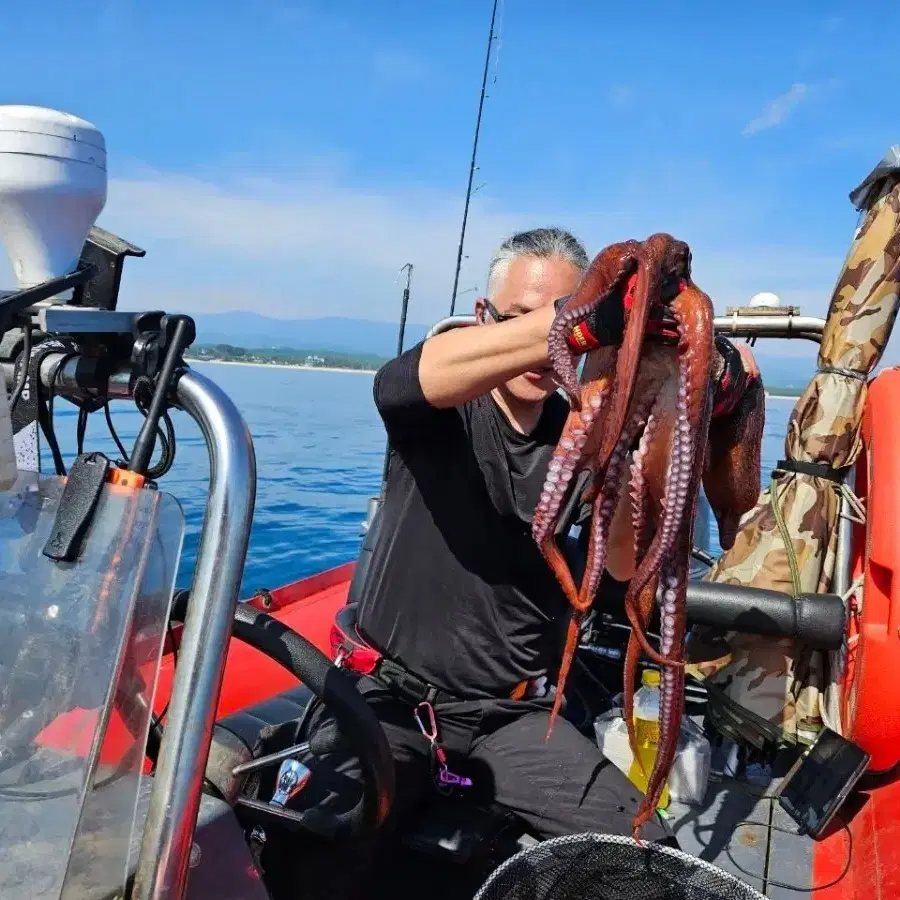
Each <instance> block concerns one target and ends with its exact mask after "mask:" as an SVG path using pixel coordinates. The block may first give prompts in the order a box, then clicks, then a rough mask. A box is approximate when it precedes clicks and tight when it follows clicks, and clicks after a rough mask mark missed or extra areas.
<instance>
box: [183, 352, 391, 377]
mask: <svg viewBox="0 0 900 900" xmlns="http://www.w3.org/2000/svg"><path fill="white" fill-rule="evenodd" d="M185 360H186V361H187V362H193V363H209V364H210V365H213V366H250V367H251V368H255V369H301V370H302V371H304V372H350V373H351V374H353V375H374V374H375V372H376V370H375V369H349V368H343V367H341V366H303V365H300V364H299V363H297V364H292V363H264V362H238V361H237V360H235V359H202V358H201V357H198V356H186V357H185Z"/></svg>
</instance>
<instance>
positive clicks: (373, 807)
mask: <svg viewBox="0 0 900 900" xmlns="http://www.w3.org/2000/svg"><path fill="white" fill-rule="evenodd" d="M232 635H233V636H234V637H236V638H237V639H238V640H240V641H243V642H244V643H245V644H249V645H250V646H251V647H253V648H254V649H256V650H259V652H260V653H263V654H264V655H265V656H267V657H269V659H271V660H273V661H274V662H276V663H278V664H279V665H280V666H282V667H283V668H285V669H287V670H288V672H290V673H291V674H292V675H293V676H294V677H295V678H297V679H298V681H301V682H302V683H303V685H304V686H305V687H307V688H309V690H310V691H311V692H312V693H313V695H314V702H315V700H318V701H319V702H321V703H322V704H324V705H325V706H326V707H327V709H328V710H329V712H331V714H332V715H333V716H334V720H335V724H336V727H334V728H325V729H321V730H318V731H316V732H314V733H313V734H311V735H310V737H309V741H308V747H309V751H310V752H311V753H312V754H313V755H314V756H324V755H326V754H328V753H331V752H333V751H334V750H335V749H336V748H337V747H338V746H346V745H347V744H350V745H351V746H353V747H355V748H356V750H357V753H358V758H359V763H360V766H361V768H362V774H363V789H362V796H361V797H360V799H359V801H358V802H357V803H356V804H355V806H354V807H353V808H352V809H350V810H348V811H346V812H341V813H336V812H331V811H330V810H326V809H321V808H318V807H312V808H310V809H306V810H302V811H295V810H291V809H289V808H286V807H284V808H280V807H279V808H276V807H273V806H271V805H270V804H269V803H266V802H264V801H262V800H257V799H252V798H250V797H247V796H245V795H243V794H240V795H239V796H238V798H237V801H236V802H237V804H238V805H239V806H241V807H242V808H244V809H249V810H252V811H254V812H255V813H257V814H258V815H259V816H260V817H261V818H266V819H272V820H277V821H278V822H279V823H280V824H281V825H282V826H283V827H288V828H292V827H293V828H299V829H302V830H305V831H309V832H312V833H314V834H317V835H320V836H324V837H327V838H330V839H334V838H335V837H337V836H341V837H344V836H351V835H354V834H359V833H361V832H364V831H368V830H370V829H374V828H378V827H379V826H380V825H382V824H383V822H384V821H385V819H386V818H387V816H388V815H389V813H390V811H391V807H392V806H393V801H394V790H395V781H394V760H393V757H392V755H391V750H390V745H389V744H388V741H387V737H386V736H385V733H384V730H383V729H382V727H381V723H380V722H379V721H378V719H377V717H376V716H375V713H374V712H373V711H372V709H371V707H370V706H369V704H368V703H366V701H365V698H364V697H363V696H362V694H360V692H359V691H358V690H357V689H356V684H355V679H354V677H353V676H352V675H350V674H349V673H348V672H346V671H345V670H343V669H340V668H338V667H337V666H335V665H334V664H333V663H332V662H331V660H329V659H328V657H327V656H325V654H324V653H322V652H321V651H320V650H319V649H318V648H317V647H315V646H314V645H313V644H311V643H310V642H309V641H308V640H307V639H306V638H305V637H303V636H302V635H300V634H297V632H296V631H294V630H293V629H291V628H289V627H288V626H287V625H285V624H284V623H283V622H279V621H278V619H275V618H273V617H272V616H270V615H268V614H267V613H264V612H261V611H260V610H258V609H255V608H254V607H252V606H250V605H249V604H247V603H238V605H237V609H236V610H235V614H234V622H233V625H232ZM286 758H288V757H287V756H286V755H285V754H284V753H280V754H279V753H275V754H272V757H271V758H268V757H263V758H260V759H258V760H252V761H251V762H250V763H248V764H245V766H241V767H240V768H241V769H243V770H244V772H242V773H237V772H236V773H235V774H236V775H237V777H238V778H242V777H243V774H249V772H247V769H246V767H247V766H249V765H253V768H254V770H255V771H259V770H260V769H262V768H265V767H267V766H277V765H279V764H281V763H282V762H283V761H284V760H285V759H286ZM260 764H261V765H260Z"/></svg>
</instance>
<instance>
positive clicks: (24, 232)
mask: <svg viewBox="0 0 900 900" xmlns="http://www.w3.org/2000/svg"><path fill="white" fill-rule="evenodd" d="M106 184H107V176H106V141H105V140H104V138H103V135H102V134H101V133H100V131H98V130H97V129H96V128H95V127H94V126H93V125H91V124H90V122H86V121H84V119H79V118H78V117H77V116H73V115H70V114H69V113H64V112H58V111H57V110H53V109H44V108H42V107H39V106H0V244H3V246H4V247H5V248H6V251H7V253H8V254H9V258H10V262H11V263H12V269H13V273H14V275H15V277H16V281H17V282H18V288H19V290H22V289H24V288H29V287H34V286H35V285H38V284H42V283H43V282H45V281H49V280H50V279H52V278H57V277H60V276H62V275H66V274H68V273H69V272H73V271H74V270H75V268H76V266H77V265H78V259H79V256H80V254H81V250H82V248H83V247H84V242H85V240H86V239H87V235H88V232H89V231H90V229H91V226H92V225H93V224H94V222H95V221H96V220H97V217H98V216H99V215H100V213H101V212H102V210H103V207H104V206H105V205H106ZM9 287H13V285H9ZM64 299H66V298H65V297H63V296H57V297H56V298H54V300H56V301H57V302H62V301H63V300H64Z"/></svg>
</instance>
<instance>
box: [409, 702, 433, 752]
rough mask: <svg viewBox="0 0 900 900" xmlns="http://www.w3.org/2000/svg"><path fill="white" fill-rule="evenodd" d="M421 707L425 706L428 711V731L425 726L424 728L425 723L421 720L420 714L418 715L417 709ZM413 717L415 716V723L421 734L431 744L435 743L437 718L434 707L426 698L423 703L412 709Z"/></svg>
mask: <svg viewBox="0 0 900 900" xmlns="http://www.w3.org/2000/svg"><path fill="white" fill-rule="evenodd" d="M422 707H425V709H426V710H427V711H428V722H429V725H430V726H431V730H430V731H429V730H428V729H427V728H425V725H424V724H423V722H422V716H421V715H419V710H420V709H422ZM413 717H414V718H415V720H416V725H418V726H419V731H421V732H422V736H423V737H424V738H425V740H426V741H428V742H429V743H431V744H435V743H437V736H438V727H437V718H436V717H435V715H434V707H433V706H432V705H431V704H430V703H429V702H428V701H427V700H426V701H424V702H423V703H420V704H419V705H418V706H417V707H416V708H415V709H414V710H413Z"/></svg>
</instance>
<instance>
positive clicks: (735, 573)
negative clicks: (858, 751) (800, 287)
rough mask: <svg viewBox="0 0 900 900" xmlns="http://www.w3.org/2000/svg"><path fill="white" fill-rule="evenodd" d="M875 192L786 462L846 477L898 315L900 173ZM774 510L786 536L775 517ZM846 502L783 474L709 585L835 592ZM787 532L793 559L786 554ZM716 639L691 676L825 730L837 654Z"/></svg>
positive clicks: (790, 731)
mask: <svg viewBox="0 0 900 900" xmlns="http://www.w3.org/2000/svg"><path fill="white" fill-rule="evenodd" d="M864 184H866V183H865V182H864ZM868 188H869V189H868V190H867V191H866V192H865V203H866V206H865V208H866V209H867V212H866V215H865V218H864V221H863V224H862V226H861V227H860V228H859V230H858V232H857V234H856V236H855V238H854V240H853V243H852V245H851V247H850V252H849V254H848V256H847V259H846V261H845V264H844V268H843V271H842V272H841V275H840V277H839V278H838V281H837V284H836V286H835V288H834V292H833V294H832V298H831V305H830V307H829V311H828V320H827V324H826V327H825V332H824V335H823V340H822V344H821V348H820V352H819V357H818V364H819V371H818V372H817V374H816V375H815V376H814V377H813V379H812V380H811V381H810V383H809V384H808V386H807V388H806V391H805V392H804V394H803V396H802V397H801V398H800V399H799V401H798V402H797V404H796V406H795V407H794V410H793V412H792V414H791V417H790V420H789V423H788V430H787V435H786V437H785V448H784V449H785V459H788V460H794V461H807V462H813V463H826V464H828V465H830V466H831V467H832V468H834V469H841V468H844V467H850V466H852V465H853V464H854V463H855V461H856V459H857V457H858V456H859V453H860V449H861V445H860V441H861V438H860V433H859V426H860V422H861V418H862V411H863V408H864V406H865V402H866V395H867V390H868V388H867V380H868V376H869V375H870V374H871V372H872V370H873V369H874V368H875V366H876V365H877V364H878V362H879V360H880V359H881V357H882V354H883V352H884V349H885V346H886V344H887V341H888V338H889V337H890V334H891V330H892V329H893V326H894V319H895V317H896V315H897V309H898V294H900V172H897V171H896V169H894V170H892V171H889V172H888V173H886V175H885V177H883V178H882V179H881V180H880V183H876V184H874V185H869V186H868ZM854 373H857V374H854ZM763 375H764V376H765V373H763ZM776 504H777V506H778V508H779V509H780V511H781V518H782V522H783V525H784V529H782V528H780V527H779V524H778V521H777V518H776V508H775V507H776ZM839 506H840V495H839V493H838V490H837V489H836V485H835V484H834V483H833V482H830V481H827V480H825V479H821V478H816V477H813V476H811V475H806V474H798V473H795V472H781V471H776V473H775V474H774V475H773V477H772V481H771V483H770V485H769V486H768V487H767V488H766V489H765V490H763V492H762V493H761V495H760V498H759V502H758V504H757V506H756V508H755V509H753V510H752V511H751V512H750V513H748V514H747V515H746V516H745V517H744V519H743V521H742V523H741V530H740V532H739V534H738V538H737V540H736V542H735V544H734V546H733V547H732V548H731V549H730V550H729V551H728V552H727V553H725V554H723V556H722V557H721V558H720V559H719V560H718V562H717V564H716V565H715V567H714V568H713V569H712V570H711V571H710V572H709V573H708V574H707V576H706V577H707V578H708V579H709V580H713V581H721V582H725V583H732V584H738V583H739V584H743V585H750V586H753V587H759V588H768V589H770V590H779V591H784V592H786V593H789V594H792V595H796V594H797V593H806V592H814V591H821V592H828V591H829V590H830V589H831V581H832V575H833V573H834V561H835V548H836V543H837V534H838V524H839V520H838V512H839ZM785 534H786V536H788V537H789V545H790V547H791V548H792V549H793V554H791V553H789V552H787V549H786V548H787V547H788V543H786V542H785V540H784V536H785ZM792 556H793V559H792ZM711 637H712V636H711V635H709V634H708V633H705V634H699V633H698V634H697V635H696V638H697V640H696V642H694V641H692V642H691V645H692V649H691V659H692V660H693V661H694V662H696V663H697V664H698V665H696V666H693V667H692V671H694V672H695V673H697V674H698V675H700V676H701V677H704V676H705V677H706V678H708V679H709V680H710V681H711V682H712V683H713V684H714V685H715V686H716V687H718V688H719V690H720V691H721V692H722V693H723V694H724V695H725V696H727V697H728V698H729V699H730V700H731V701H733V702H735V703H737V704H739V705H740V706H741V707H743V708H744V709H746V710H748V711H750V712H752V713H755V714H756V715H757V716H759V717H761V718H762V719H765V720H766V721H767V722H770V723H772V724H774V725H776V726H778V727H780V728H781V729H782V731H783V732H784V734H785V737H786V738H787V739H788V740H790V741H792V742H793V741H795V740H796V741H798V742H800V743H810V742H811V741H812V740H814V739H815V737H816V735H817V734H818V732H819V730H820V728H821V727H822V724H823V712H824V710H825V706H824V704H825V698H824V694H825V691H826V689H827V687H828V685H829V683H831V682H833V681H834V680H835V679H836V678H837V677H839V673H836V672H835V671H834V668H835V666H836V665H840V655H839V654H837V655H836V654H829V655H826V654H823V653H821V652H813V651H810V650H809V649H808V648H805V647H804V646H802V645H800V644H799V643H797V642H795V641H792V640H780V641H779V640H772V639H765V638H760V637H759V636H751V635H743V634H729V635H727V636H726V643H727V645H728V647H729V649H730V653H725V654H724V655H723V653H722V642H721V640H719V641H712V640H711ZM704 646H705V647H706V648H707V654H708V655H706V656H705V659H704V655H703V648H704ZM710 647H715V650H714V652H710V650H709V648H710ZM832 709H833V707H832ZM833 719H834V715H833V714H832V715H831V716H830V717H829V720H828V724H829V726H830V727H832V728H834V727H835V724H837V726H838V727H840V723H839V722H838V723H833V722H832V720H833Z"/></svg>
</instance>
